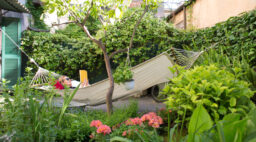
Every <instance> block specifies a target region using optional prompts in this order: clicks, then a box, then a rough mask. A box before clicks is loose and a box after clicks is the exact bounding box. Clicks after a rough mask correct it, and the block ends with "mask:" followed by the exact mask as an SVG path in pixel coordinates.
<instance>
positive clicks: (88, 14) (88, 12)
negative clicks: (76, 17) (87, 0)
mask: <svg viewBox="0 0 256 142" xmlns="http://www.w3.org/2000/svg"><path fill="white" fill-rule="evenodd" d="M92 7H93V1H92V2H91V7H90V8H89V9H88V10H87V14H86V16H85V18H84V20H83V22H82V25H85V22H86V21H87V19H88V17H89V16H90V13H91V9H92Z"/></svg>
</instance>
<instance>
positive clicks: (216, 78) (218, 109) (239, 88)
mask: <svg viewBox="0 0 256 142" xmlns="http://www.w3.org/2000/svg"><path fill="white" fill-rule="evenodd" d="M236 70H237V72H236V74H235V75H234V74H232V73H230V72H228V71H226V70H224V69H221V68H218V67H216V66H215V65H210V66H197V67H195V68H194V69H191V70H187V71H181V72H180V73H179V75H178V77H176V78H173V79H171V83H170V84H169V85H167V86H166V87H165V88H164V89H163V93H164V94H165V95H168V98H167V101H166V104H167V106H168V107H169V108H170V109H172V110H176V111H177V112H178V114H179V115H180V116H182V115H184V112H185V111H187V114H186V120H188V119H190V115H191V113H192V112H193V111H194V109H195V108H196V106H197V105H198V104H202V105H203V106H204V107H205V108H206V109H207V110H208V111H209V113H210V115H211V117H212V118H214V119H215V120H219V119H220V118H223V117H224V116H225V115H226V114H228V113H234V112H239V113H242V114H246V113H247V112H248V111H249V110H250V105H251V101H250V97H252V95H253V92H252V91H251V90H250V89H249V88H248V87H249V84H248V83H247V82H245V81H241V80H239V79H238V76H240V75H241V72H239V71H240V70H239V68H236ZM180 119H181V117H178V118H177V120H180Z"/></svg>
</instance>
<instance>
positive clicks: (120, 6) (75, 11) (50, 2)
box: [44, 0, 157, 115]
mask: <svg viewBox="0 0 256 142" xmlns="http://www.w3.org/2000/svg"><path fill="white" fill-rule="evenodd" d="M44 2H45V9H46V10H48V11H49V12H54V11H57V14H58V16H64V15H65V14H67V13H68V15H69V18H70V20H71V21H73V22H74V23H76V24H77V25H79V26H80V27H81V28H82V29H83V31H84V33H85V34H86V35H87V36H88V37H89V38H90V40H91V41H93V42H94V43H95V44H96V45H97V46H98V47H99V49H101V51H102V52H103V55H104V61H105V65H106V70H107V74H108V79H109V85H110V87H109V90H108V92H107V95H106V103H107V112H108V114H109V115H110V114H111V111H112V94H113V91H114V79H113V75H112V71H111V65H110V57H111V55H114V54H118V53H120V52H123V51H126V49H123V50H119V51H115V52H113V53H112V54H108V53H107V51H106V49H107V45H106V44H105V43H104V42H102V40H101V37H104V36H105V33H106V30H107V27H108V25H109V22H110V23H114V22H115V20H117V19H120V18H121V17H122V13H123V11H124V10H125V9H127V7H128V4H129V2H130V1H123V0H94V1H92V0H88V1H84V2H80V3H78V4H75V5H72V4H71V0H69V1H66V0H44ZM77 2H78V1H77ZM156 5H157V0H148V1H146V6H145V11H144V13H143V14H142V16H141V18H140V19H139V20H138V21H137V23H136V25H135V28H134V31H133V33H132V37H131V40H130V46H129V48H131V47H132V42H133V38H134V35H135V31H136V28H137V26H138V25H139V23H140V21H141V19H142V17H143V16H144V15H145V13H146V11H147V9H148V7H149V6H150V7H155V6H156ZM89 16H93V17H95V18H97V19H98V18H99V19H100V20H101V22H102V30H99V32H98V33H97V36H96V37H94V36H92V35H91V33H90V31H89V30H88V28H87V26H86V25H85V23H86V22H87V19H88V17H89Z"/></svg>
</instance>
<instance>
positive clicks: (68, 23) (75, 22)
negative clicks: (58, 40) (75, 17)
mask: <svg viewBox="0 0 256 142" xmlns="http://www.w3.org/2000/svg"><path fill="white" fill-rule="evenodd" d="M70 23H76V22H74V21H70V22H65V23H60V24H52V26H60V25H66V24H70Z"/></svg>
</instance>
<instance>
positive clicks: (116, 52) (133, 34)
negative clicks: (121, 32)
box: [109, 5, 148, 59]
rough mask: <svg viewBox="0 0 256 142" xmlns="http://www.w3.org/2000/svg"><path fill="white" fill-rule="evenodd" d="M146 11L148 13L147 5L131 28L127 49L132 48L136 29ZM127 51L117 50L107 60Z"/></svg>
mask: <svg viewBox="0 0 256 142" xmlns="http://www.w3.org/2000/svg"><path fill="white" fill-rule="evenodd" d="M147 11H148V5H147V6H146V7H145V9H144V12H143V14H142V15H141V17H140V19H139V20H138V21H137V23H136V25H135V26H134V28H133V33H132V37H131V40H130V45H129V49H131V48H132V43H133V39H134V36H135V32H136V29H137V28H138V25H139V24H140V22H141V20H142V18H143V17H144V15H145V14H146V12H147ZM127 50H128V49H120V50H117V51H115V52H113V53H111V54H110V56H109V58H110V59H111V58H112V57H113V56H114V55H116V54H118V53H122V52H125V51H127Z"/></svg>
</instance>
